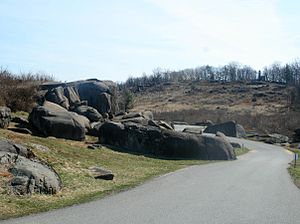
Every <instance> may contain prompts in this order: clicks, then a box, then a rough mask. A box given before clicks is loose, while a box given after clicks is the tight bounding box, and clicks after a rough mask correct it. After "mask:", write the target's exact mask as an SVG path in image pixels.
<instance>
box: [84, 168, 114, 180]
mask: <svg viewBox="0 0 300 224" xmlns="http://www.w3.org/2000/svg"><path fill="white" fill-rule="evenodd" d="M89 172H90V174H91V175H92V176H93V177H94V178H95V179H103V180H112V179H114V174H113V173H112V172H111V171H110V170H107V169H104V168H102V167H90V168H89Z"/></svg>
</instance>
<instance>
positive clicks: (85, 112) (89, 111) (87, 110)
mask: <svg viewBox="0 0 300 224" xmlns="http://www.w3.org/2000/svg"><path fill="white" fill-rule="evenodd" d="M73 111H74V112H76V113H77V114H79V115H82V116H85V117H87V118H88V119H89V120H90V121H91V122H97V121H99V120H101V119H102V116H101V114H100V113H99V112H98V111H97V110H96V109H95V108H93V107H90V106H86V105H80V106H77V107H76V108H75V109H74V110H73Z"/></svg>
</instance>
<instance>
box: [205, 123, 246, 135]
mask: <svg viewBox="0 0 300 224" xmlns="http://www.w3.org/2000/svg"><path fill="white" fill-rule="evenodd" d="M218 131H219V132H222V133H223V134H225V135H226V136H230V137H238V138H244V137H246V132H245V129H244V128H243V126H241V125H239V124H237V123H236V122H234V121H228V122H225V123H221V124H215V125H211V126H208V127H207V128H206V129H205V130H204V133H214V134H216V133H217V132H218Z"/></svg>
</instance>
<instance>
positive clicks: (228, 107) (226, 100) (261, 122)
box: [133, 81, 300, 136]
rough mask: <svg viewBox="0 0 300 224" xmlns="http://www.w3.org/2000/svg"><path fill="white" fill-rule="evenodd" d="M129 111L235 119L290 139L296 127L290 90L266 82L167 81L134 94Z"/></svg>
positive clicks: (197, 118) (195, 118) (197, 119)
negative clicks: (131, 108)
mask: <svg viewBox="0 0 300 224" xmlns="http://www.w3.org/2000/svg"><path fill="white" fill-rule="evenodd" d="M133 110H136V111H140V110H152V111H153V112H154V115H155V117H156V118H158V119H163V120H167V121H174V120H176V121H185V122H188V123H197V122H200V121H204V120H212V121H213V122H217V123H219V122H224V121H227V120H236V121H237V122H238V123H240V124H242V125H243V126H245V127H246V129H247V130H248V131H257V132H261V133H274V132H278V133H282V134H286V135H290V136H291V135H292V134H293V131H294V129H295V128H298V127H299V126H300V119H299V118H298V110H297V109H296V108H294V107H291V106H290V87H287V86H286V85H283V84H278V83H270V82H268V83H267V82H234V83H220V82H203V81H202V82H201V81H198V82H197V81H185V82H168V83H164V84H160V85H156V86H153V87H148V88H143V89H139V91H136V92H135V107H134V109H133Z"/></svg>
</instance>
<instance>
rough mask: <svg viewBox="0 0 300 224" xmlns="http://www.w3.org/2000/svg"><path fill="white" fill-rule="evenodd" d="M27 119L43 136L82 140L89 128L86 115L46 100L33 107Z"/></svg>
mask: <svg viewBox="0 0 300 224" xmlns="http://www.w3.org/2000/svg"><path fill="white" fill-rule="evenodd" d="M28 120H29V122H30V124H31V125H32V126H33V127H35V128H36V129H37V130H38V131H39V132H40V133H41V134H43V135H45V136H54V137H57V138H65V139H72V140H83V139H84V138H85V133H86V132H87V131H88V129H89V128H90V124H89V120H88V119H87V118H86V117H84V116H81V115H78V114H77V113H74V112H69V111H68V110H66V109H65V108H63V107H61V106H59V105H58V104H55V103H51V102H48V101H45V102H44V105H43V106H36V107H34V108H33V110H32V111H31V113H30V114H29V118H28Z"/></svg>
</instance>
